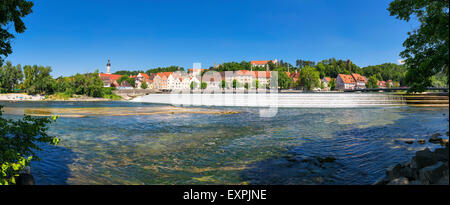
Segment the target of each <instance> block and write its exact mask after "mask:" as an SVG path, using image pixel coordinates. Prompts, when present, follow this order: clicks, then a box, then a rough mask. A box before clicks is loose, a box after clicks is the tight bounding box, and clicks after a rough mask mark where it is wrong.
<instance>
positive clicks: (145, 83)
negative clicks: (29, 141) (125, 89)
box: [141, 81, 148, 90]
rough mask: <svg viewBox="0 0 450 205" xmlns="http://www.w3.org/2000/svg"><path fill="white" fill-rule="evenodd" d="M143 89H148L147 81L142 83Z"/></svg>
mask: <svg viewBox="0 0 450 205" xmlns="http://www.w3.org/2000/svg"><path fill="white" fill-rule="evenodd" d="M141 88H142V89H144V90H145V89H147V88H148V85H147V82H145V81H144V82H142V83H141Z"/></svg>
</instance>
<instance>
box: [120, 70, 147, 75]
mask: <svg viewBox="0 0 450 205" xmlns="http://www.w3.org/2000/svg"><path fill="white" fill-rule="evenodd" d="M139 73H145V72H144V71H143V70H136V71H128V70H119V71H117V72H115V73H114V74H116V75H127V76H131V75H138V74H139Z"/></svg>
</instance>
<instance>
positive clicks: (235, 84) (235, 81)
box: [233, 79, 239, 89]
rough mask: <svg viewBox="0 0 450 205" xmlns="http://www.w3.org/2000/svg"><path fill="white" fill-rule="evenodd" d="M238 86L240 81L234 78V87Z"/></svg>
mask: <svg viewBox="0 0 450 205" xmlns="http://www.w3.org/2000/svg"><path fill="white" fill-rule="evenodd" d="M238 87H239V82H238V81H237V80H236V79H234V80H233V88H234V89H236V88H238Z"/></svg>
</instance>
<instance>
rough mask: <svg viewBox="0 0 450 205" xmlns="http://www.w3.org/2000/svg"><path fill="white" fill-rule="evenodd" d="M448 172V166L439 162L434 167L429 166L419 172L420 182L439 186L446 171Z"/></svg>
mask: <svg viewBox="0 0 450 205" xmlns="http://www.w3.org/2000/svg"><path fill="white" fill-rule="evenodd" d="M446 170H448V165H447V164H445V163H443V162H437V163H436V164H434V165H431V166H427V167H425V168H423V169H421V170H420V171H419V180H420V181H421V182H422V183H423V184H425V185H426V184H437V183H438V182H439V180H440V179H441V178H442V177H443V176H444V171H446Z"/></svg>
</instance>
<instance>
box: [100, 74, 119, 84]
mask: <svg viewBox="0 0 450 205" xmlns="http://www.w3.org/2000/svg"><path fill="white" fill-rule="evenodd" d="M99 75H100V78H109V79H110V80H111V81H113V82H114V81H116V80H119V78H120V77H122V75H115V74H107V73H99Z"/></svg>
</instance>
